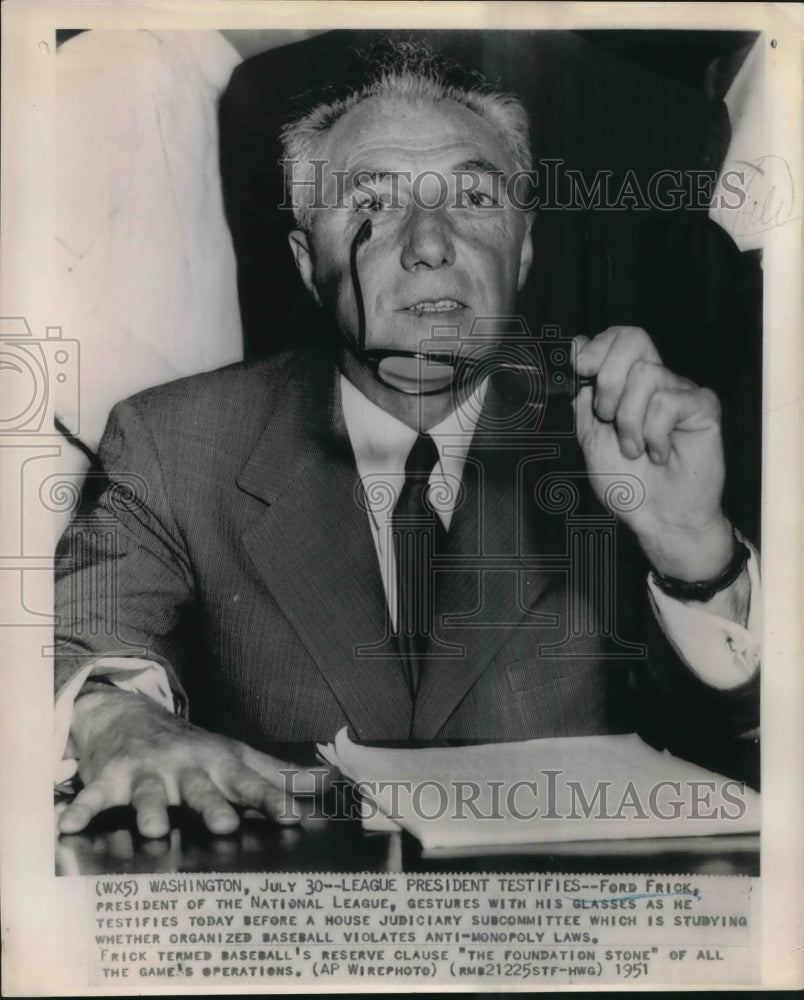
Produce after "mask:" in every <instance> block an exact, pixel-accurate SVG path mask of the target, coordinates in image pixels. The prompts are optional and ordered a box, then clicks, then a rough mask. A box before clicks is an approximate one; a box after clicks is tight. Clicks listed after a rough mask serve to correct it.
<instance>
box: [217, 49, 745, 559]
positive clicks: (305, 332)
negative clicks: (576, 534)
mask: <svg viewBox="0 0 804 1000" xmlns="http://www.w3.org/2000/svg"><path fill="white" fill-rule="evenodd" d="M381 36H385V37H388V36H391V37H396V38H403V39H424V40H426V41H427V42H428V43H429V45H430V46H431V47H432V48H433V49H434V50H435V51H437V52H443V53H444V54H446V55H447V56H449V57H450V58H452V59H454V60H455V61H456V62H458V63H459V64H461V65H462V66H464V67H466V68H468V69H470V70H479V71H480V72H482V73H483V74H484V76H486V78H487V79H488V80H489V81H490V82H491V83H492V84H494V85H495V86H498V87H499V88H500V89H502V90H506V91H511V92H514V93H516V94H517V95H519V96H520V97H521V99H522V100H523V102H524V104H525V106H526V108H527V109H528V111H529V112H530V124H531V139H532V146H533V154H534V163H536V162H538V161H540V160H545V159H547V158H557V159H561V160H563V161H565V166H566V167H571V168H575V169H578V170H580V171H582V173H583V176H584V178H586V179H587V184H589V183H591V180H592V178H593V176H594V174H595V172H596V171H598V170H601V169H607V170H611V171H612V172H613V175H614V178H615V182H616V183H615V187H614V190H617V188H618V187H619V181H620V180H621V179H622V178H623V177H624V175H625V173H626V171H628V170H629V169H630V170H633V171H634V172H635V174H636V175H637V177H638V178H639V180H640V182H641V187H642V189H643V190H645V186H646V183H647V180H648V178H649V177H650V176H651V175H652V174H654V173H655V172H657V171H659V170H665V169H677V170H681V171H685V172H686V171H690V170H707V171H712V172H713V173H715V174H716V173H717V171H718V169H719V167H720V166H721V165H722V163H723V160H724V157H725V154H726V151H727V148H728V144H729V138H730V127H729V121H728V115H727V112H726V108H725V105H724V104H723V102H722V97H723V95H724V94H725V92H726V90H727V89H728V86H729V84H730V83H731V81H732V79H733V76H734V74H735V72H736V71H737V69H738V68H739V66H740V64H741V61H742V58H743V57H744V55H745V53H746V52H747V51H748V49H749V48H750V46H751V44H752V42H753V40H754V39H755V37H756V36H755V35H754V34H750V33H745V32H705V31H696V32H679V31H649V32H645V31H588V32H569V31H552V32H544V31H489V32H476V31H457V30H450V31H395V32H377V31H332V32H327V33H324V34H321V35H318V36H316V37H314V38H312V39H308V40H306V41H303V42H298V43H295V44H292V45H288V46H283V47H281V48H277V49H272V50H270V51H268V52H265V53H263V54H262V55H258V56H256V57H254V58H252V59H249V60H247V61H245V62H244V63H242V64H241V65H240V66H238V67H237V69H236V70H235V71H234V73H233V75H232V79H231V82H230V84H229V87H228V89H227V90H226V92H225V93H224V95H223V97H222V99H221V103H220V125H221V167H222V176H223V186H224V195H225V203H226V208H227V215H228V218H229V223H230V227H231V230H232V234H233V237H234V242H235V249H236V252H237V257H238V283H239V292H240V301H241V313H242V319H243V328H244V337H245V349H246V356H247V357H259V356H264V355H265V354H269V353H271V352H273V351H276V350H280V349H284V348H287V347H293V346H298V345H302V344H304V345H310V344H322V345H323V344H326V343H327V341H328V333H327V331H326V329H325V328H324V327H323V326H322V322H321V317H320V314H319V313H318V312H317V310H316V309H315V307H314V306H312V304H311V303H310V302H309V300H308V298H307V296H306V293H305V291H304V289H303V287H302V285H301V282H300V280H299V279H298V277H297V275H296V272H295V268H294V266H293V262H292V259H291V255H290V252H289V250H288V247H287V242H286V235H287V232H288V231H289V230H290V229H291V228H293V220H292V215H291V213H290V212H289V211H287V210H283V211H280V210H279V209H278V208H277V206H278V205H279V204H281V203H282V201H283V199H284V195H283V191H282V183H283V177H282V169H281V166H280V165H279V161H280V159H281V148H280V146H279V144H278V141H277V138H276V133H277V129H278V127H279V126H280V125H281V124H282V123H283V122H284V121H285V120H287V118H288V117H289V116H291V115H292V114H293V113H294V112H300V111H303V110H304V109H305V108H306V107H308V106H312V104H314V103H315V97H314V95H315V94H316V93H317V92H318V90H319V88H321V87H322V86H326V87H327V89H328V90H329V92H330V94H331V95H332V96H337V95H338V94H339V93H340V92H342V91H343V90H344V89H345V88H346V87H348V85H350V84H359V83H360V82H361V79H362V78H363V74H364V65H365V63H364V58H363V57H362V56H361V51H363V52H364V51H365V50H366V49H368V48H370V47H371V46H372V44H374V43H376V42H377V40H378V39H379V38H380V37H381ZM299 95H303V96H302V97H301V98H299ZM305 95H306V96H305ZM534 244H535V250H536V256H535V261H534V266H533V268H532V271H531V275H530V278H529V280H528V284H527V286H526V288H525V289H524V292H523V294H522V297H521V310H522V312H523V314H524V316H525V317H526V319H527V322H528V324H529V326H530V328H531V330H532V331H535V330H538V328H539V327H540V326H541V325H542V324H545V323H549V324H558V325H560V326H561V328H562V332H563V334H564V335H566V336H572V335H574V334H576V333H585V334H587V335H590V336H591V335H594V333H596V332H599V331H600V330H603V329H605V327H606V326H608V325H611V324H615V323H618V324H619V323H621V324H632V325H637V326H642V327H644V328H645V329H646V330H648V332H649V333H650V334H651V336H652V337H653V339H654V340H655V341H656V343H657V346H658V347H659V350H660V352H661V354H662V357H663V359H664V361H665V363H666V364H667V366H668V367H670V368H671V369H673V370H675V371H677V372H679V373H680V374H684V375H687V376H688V377H690V378H692V379H694V380H695V381H696V382H698V383H700V384H703V385H708V386H710V387H711V388H713V389H714V390H715V391H716V392H717V394H718V396H719V397H720V399H721V402H722V403H723V407H724V435H725V439H726V448H727V455H728V460H729V461H728V467H729V478H728V482H727V485H726V497H725V502H726V507H727V512H728V513H730V514H731V516H732V518H733V520H734V521H735V523H737V525H738V526H740V527H741V528H743V529H744V530H745V531H746V532H747V533H748V534H749V536H750V537H751V538H753V539H755V540H757V541H758V540H759V497H760V445H761V310H762V279H761V269H760V262H759V253H758V252H743V253H741V252H739V251H738V250H737V248H736V246H735V245H734V243H733V242H732V240H731V239H730V237H729V236H728V235H727V234H726V233H725V232H724V231H723V230H722V229H721V228H720V227H719V226H717V225H715V224H714V223H712V222H710V221H709V219H708V217H707V213H706V211H705V210H702V209H698V210H677V211H666V210H665V211H661V210H656V209H649V210H644V209H634V208H630V209H626V210H615V211H612V210H605V209H594V208H593V209H590V210H572V211H570V210H566V209H565V210H561V209H553V210H548V209H543V210H541V211H540V213H539V215H538V218H537V220H536V223H535V226H534Z"/></svg>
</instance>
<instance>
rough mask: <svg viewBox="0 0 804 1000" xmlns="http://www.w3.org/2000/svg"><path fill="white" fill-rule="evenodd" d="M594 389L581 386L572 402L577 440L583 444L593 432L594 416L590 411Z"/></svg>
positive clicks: (588, 386)
mask: <svg viewBox="0 0 804 1000" xmlns="http://www.w3.org/2000/svg"><path fill="white" fill-rule="evenodd" d="M593 398H594V389H593V388H592V386H590V385H586V386H583V387H582V388H581V390H580V391H579V392H578V395H577V396H576V397H575V399H573V401H572V408H573V410H574V411H575V427H576V432H577V434H578V440H579V441H580V442H581V444H582V445H583V443H584V442H585V441H586V440H587V438H588V437H589V435H590V434H591V433H592V432H593V430H594V425H595V423H596V421H595V415H594V412H593V411H592V400H593Z"/></svg>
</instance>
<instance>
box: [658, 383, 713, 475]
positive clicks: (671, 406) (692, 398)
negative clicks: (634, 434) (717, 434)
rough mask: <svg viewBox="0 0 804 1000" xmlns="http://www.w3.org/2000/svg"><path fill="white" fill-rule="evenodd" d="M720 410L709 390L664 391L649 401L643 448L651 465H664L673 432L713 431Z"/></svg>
mask: <svg viewBox="0 0 804 1000" xmlns="http://www.w3.org/2000/svg"><path fill="white" fill-rule="evenodd" d="M719 410H720V405H719V403H718V400H717V397H716V396H715V394H714V393H713V392H711V391H710V390H709V389H695V390H690V389H663V390H661V391H659V392H656V393H654V394H653V396H652V397H651V400H650V403H649V404H648V411H647V414H646V415H645V424H644V434H645V446H646V448H647V451H648V455H649V457H650V459H651V461H652V462H655V463H656V464H658V465H664V464H665V463H666V462H667V461H668V460H669V458H670V451H671V448H672V437H671V436H672V434H673V432H674V431H683V432H686V431H696V430H703V429H704V428H706V427H712V426H713V425H714V424H715V423H716V421H717V416H718V413H719Z"/></svg>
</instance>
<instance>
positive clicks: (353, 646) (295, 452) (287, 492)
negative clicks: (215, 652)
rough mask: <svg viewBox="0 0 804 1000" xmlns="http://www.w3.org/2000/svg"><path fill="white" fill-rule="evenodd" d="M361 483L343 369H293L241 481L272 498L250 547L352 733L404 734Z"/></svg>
mask: <svg viewBox="0 0 804 1000" xmlns="http://www.w3.org/2000/svg"><path fill="white" fill-rule="evenodd" d="M358 484H359V480H358V478H357V471H356V468H355V464H354V458H353V455H352V451H351V447H350V445H349V441H348V435H347V434H346V430H345V427H344V426H343V421H342V416H341V409H340V393H339V389H338V379H337V371H336V369H334V367H332V366H331V365H327V364H324V363H322V364H321V365H319V366H313V367H312V368H311V369H309V368H308V369H305V367H304V366H302V365H299V366H297V368H296V369H295V370H294V371H292V372H291V374H290V376H289V379H288V382H287V384H286V386H285V388H284V390H283V392H282V394H281V398H280V400H279V402H278V404H277V406H276V408H275V410H274V413H273V414H272V416H271V419H270V421H269V424H268V426H267V427H266V430H265V432H264V434H263V436H262V438H261V440H260V442H259V444H258V445H257V448H256V449H255V451H254V453H253V454H252V456H251V458H250V459H249V462H248V463H247V465H246V466H245V468H244V469H243V471H242V473H241V475H240V477H239V478H238V485H239V486H240V487H241V489H244V490H245V491H246V492H249V493H251V494H252V495H254V496H257V497H258V498H259V499H261V500H263V501H264V502H266V503H267V505H268V506H266V508H265V510H264V512H263V514H262V516H261V517H259V518H258V520H257V521H256V522H255V523H254V524H252V525H251V526H250V527H249V528H248V529H247V530H246V532H245V533H244V535H243V543H244V545H245V547H246V549H247V551H248V553H249V555H250V557H251V559H252V561H253V562H254V564H255V566H256V567H257V569H258V571H259V573H260V575H261V577H262V579H263V581H264V583H265V585H266V586H267V587H268V589H269V590H270V591H271V594H272V595H273V597H274V598H275V600H276V601H277V603H278V604H279V606H280V608H281V609H282V611H283V613H284V614H285V615H286V617H287V618H288V620H289V621H290V622H291V624H292V625H293V627H294V628H295V629H296V631H297V633H298V634H299V637H300V638H301V640H302V642H303V643H304V645H305V647H306V649H307V650H308V652H309V653H310V655H311V656H312V657H313V659H314V660H315V662H316V664H317V665H318V668H319V670H320V671H321V673H322V675H323V676H324V678H325V679H326V681H327V683H328V685H329V686H330V688H331V690H332V692H333V694H334V696H335V698H336V699H337V700H338V702H339V704H340V705H341V707H342V709H343V711H344V713H345V715H346V716H347V718H348V719H349V721H350V723H351V725H352V727H353V729H354V731H355V734H356V735H357V736H358V737H359V738H362V739H372V738H373V739H378V738H385V739H404V738H406V737H407V736H408V734H409V732H410V725H411V699H410V693H409V691H408V687H407V682H406V680H405V674H404V671H403V670H402V668H401V665H400V663H399V660H398V658H396V657H395V656H394V655H393V648H394V647H393V645H392V644H387V643H386V644H385V645H383V640H384V637H385V636H386V634H387V629H388V614H387V607H386V603H385V595H384V591H383V587H382V580H381V578H380V572H379V567H378V565H377V557H376V552H375V547H374V541H373V538H372V536H371V529H370V527H369V523H368V517H367V515H366V511H365V509H364V508H363V507H362V506H361V504H360V494H359V485H358ZM372 646H376V647H378V649H377V650H376V651H372V650H371V649H370V648H369V649H365V647H372ZM359 647H364V648H363V649H362V650H361V649H360V648H359Z"/></svg>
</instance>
